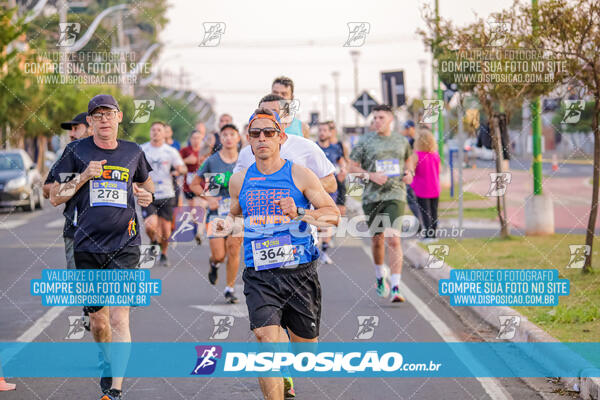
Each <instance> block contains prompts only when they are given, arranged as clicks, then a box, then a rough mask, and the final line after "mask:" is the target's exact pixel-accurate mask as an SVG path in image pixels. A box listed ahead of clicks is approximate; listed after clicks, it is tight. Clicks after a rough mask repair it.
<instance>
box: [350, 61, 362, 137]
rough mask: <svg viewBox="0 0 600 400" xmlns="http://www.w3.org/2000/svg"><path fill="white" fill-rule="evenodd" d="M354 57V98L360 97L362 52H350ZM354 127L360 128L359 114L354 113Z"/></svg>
mask: <svg viewBox="0 0 600 400" xmlns="http://www.w3.org/2000/svg"><path fill="white" fill-rule="evenodd" d="M350 56H351V57H352V63H353V64H354V98H355V99H356V98H357V97H358V59H359V57H360V51H358V50H352V51H351V52H350ZM354 118H355V119H354V125H355V126H356V127H358V113H354Z"/></svg>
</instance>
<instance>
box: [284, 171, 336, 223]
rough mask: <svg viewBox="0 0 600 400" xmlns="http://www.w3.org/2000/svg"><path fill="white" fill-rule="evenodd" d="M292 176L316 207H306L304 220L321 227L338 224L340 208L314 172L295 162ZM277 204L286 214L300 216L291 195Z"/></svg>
mask: <svg viewBox="0 0 600 400" xmlns="http://www.w3.org/2000/svg"><path fill="white" fill-rule="evenodd" d="M292 178H293V179H294V183H295V184H296V187H298V189H300V190H301V191H302V193H303V194H304V196H305V197H306V198H307V199H308V201H310V203H311V204H312V205H313V207H314V208H315V209H314V210H309V209H306V210H305V212H306V214H305V215H304V217H303V218H302V221H304V222H306V223H309V224H312V225H315V226H320V227H328V226H333V225H336V226H337V224H338V222H339V219H340V210H338V208H337V206H336V205H335V203H334V201H333V199H332V198H331V196H330V195H329V194H327V192H325V190H324V189H323V186H321V184H320V182H319V179H318V178H317V176H316V175H315V174H314V172H312V171H311V170H309V169H308V168H305V167H302V166H300V165H297V164H294V165H293V166H292ZM275 204H279V206H280V207H281V208H282V210H283V212H284V214H286V215H288V216H289V217H290V218H292V219H293V218H296V217H297V216H298V209H297V207H296V205H295V204H294V200H293V199H292V198H291V197H287V198H285V199H281V200H280V201H276V202H275Z"/></svg>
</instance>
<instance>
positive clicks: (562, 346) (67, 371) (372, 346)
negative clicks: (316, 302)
mask: <svg viewBox="0 0 600 400" xmlns="http://www.w3.org/2000/svg"><path fill="white" fill-rule="evenodd" d="M100 349H102V354H103V357H104V359H105V360H106V361H108V362H110V365H111V369H110V371H108V372H105V373H107V374H108V373H110V374H111V376H125V377H256V376H281V370H282V369H286V373H289V374H291V376H294V377H543V376H563V377H577V376H582V375H584V374H585V375H586V376H595V377H599V376H600V343H445V342H441V343H439V342H431V343H413V342H408V343H407V342H402V343H399V342H393V343H392V342H386V343H381V342H373V343H367V342H362V343H356V342H352V343H343V342H339V343H332V342H322V343H318V344H313V343H301V344H287V343H276V344H259V343H242V342H235V343H234V342H231V343H229V342H219V344H218V345H217V344H215V343H158V342H157V343H154V342H153V343H146V342H144V343H137V342H136V343H110V344H108V343H106V344H97V343H64V342H63V343H41V342H34V343H0V360H1V361H2V367H3V371H4V375H5V376H9V377H99V376H101V374H102V371H101V370H100V365H99V363H98V355H99V351H100ZM287 371H289V372H287Z"/></svg>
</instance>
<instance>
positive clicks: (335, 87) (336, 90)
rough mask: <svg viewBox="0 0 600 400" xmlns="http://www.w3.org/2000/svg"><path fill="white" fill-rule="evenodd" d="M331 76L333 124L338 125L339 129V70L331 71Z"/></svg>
mask: <svg viewBox="0 0 600 400" xmlns="http://www.w3.org/2000/svg"><path fill="white" fill-rule="evenodd" d="M331 76H332V77H333V95H334V101H335V119H334V121H335V126H336V127H338V130H339V126H340V87H339V79H340V72H339V71H333V72H332V73H331Z"/></svg>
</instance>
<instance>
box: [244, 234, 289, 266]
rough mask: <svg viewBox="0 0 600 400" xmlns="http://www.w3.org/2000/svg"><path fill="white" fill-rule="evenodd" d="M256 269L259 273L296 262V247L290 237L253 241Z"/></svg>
mask: <svg viewBox="0 0 600 400" xmlns="http://www.w3.org/2000/svg"><path fill="white" fill-rule="evenodd" d="M252 255H253V258H254V268H255V269H256V270H257V271H261V270H265V269H271V268H279V267H281V266H283V265H284V264H287V263H289V262H290V261H294V246H293V245H292V238H291V237H290V235H286V236H279V237H274V238H268V239H261V240H254V241H252Z"/></svg>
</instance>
